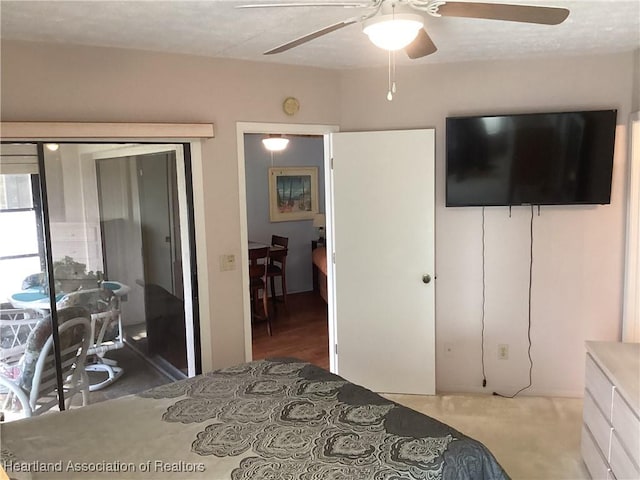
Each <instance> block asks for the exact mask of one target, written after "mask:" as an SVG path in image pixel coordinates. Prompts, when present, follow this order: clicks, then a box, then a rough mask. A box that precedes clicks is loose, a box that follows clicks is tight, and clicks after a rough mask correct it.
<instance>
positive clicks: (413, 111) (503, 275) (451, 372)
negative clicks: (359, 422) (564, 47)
mask: <svg viewBox="0 0 640 480" xmlns="http://www.w3.org/2000/svg"><path fill="white" fill-rule="evenodd" d="M632 74H633V58H632V54H631V53H629V54H618V55H608V56H594V57H582V58H576V57H573V58H571V57H570V58H565V59H557V60H541V59H538V60H526V61H524V60H523V61H503V62H475V63H460V64H439V65H426V66H418V67H408V68H402V69H399V70H398V80H397V83H398V93H397V95H396V96H395V97H394V99H393V102H388V101H387V100H386V99H385V94H386V79H387V77H386V75H387V73H386V70H383V69H372V70H356V71H351V72H345V73H344V74H343V77H342V87H341V93H342V95H341V113H342V116H341V122H340V125H341V129H342V130H381V129H398V128H426V127H434V128H435V129H436V172H435V175H436V273H437V280H436V339H437V352H436V355H437V357H436V358H437V360H436V363H437V375H436V379H437V389H438V390H439V391H488V392H491V391H494V390H496V391H498V392H500V393H504V394H512V393H514V392H515V391H516V390H518V389H519V388H520V387H522V386H525V385H526V384H527V383H528V359H527V351H526V350H527V296H528V292H527V285H528V259H529V250H528V249H529V214H530V212H529V209H528V208H527V207H518V208H514V209H513V212H512V217H511V218H509V211H508V208H506V207H504V208H500V207H494V208H488V209H487V213H486V217H487V223H486V230H487V249H486V261H487V300H486V331H485V339H486V369H487V380H488V386H487V388H486V389H484V390H483V389H482V386H481V383H482V374H481V353H480V352H481V350H480V336H481V302H482V297H481V293H482V288H481V278H482V276H481V258H482V257H481V251H482V250H481V209H480V208H445V207H444V194H445V189H444V181H445V165H444V158H445V157H444V155H445V148H444V139H445V130H444V125H445V118H446V117H447V116H452V115H463V114H491V113H502V112H507V113H509V112H541V111H563V110H564V111H566V110H580V109H598V108H617V109H618V128H617V135H616V152H615V160H614V175H613V176H614V178H613V191H612V198H611V205H608V206H601V207H575V206H574V207H544V208H543V209H542V212H541V216H540V217H537V216H536V217H535V218H534V223H535V227H534V229H535V232H534V236H535V241H534V267H533V268H534V271H533V277H534V278H533V292H532V293H533V300H532V303H533V305H532V323H533V325H532V340H533V349H532V355H533V360H534V371H533V388H531V389H530V393H538V394H546V393H553V394H558V395H581V392H582V390H583V376H584V375H583V374H584V352H585V350H584V342H585V340H618V339H619V338H620V322H621V298H622V285H623V270H624V256H623V254H624V238H625V226H624V225H625V212H626V205H625V195H626V193H625V188H626V181H625V175H626V169H627V165H626V156H627V146H626V145H627V143H626V142H627V139H626V125H627V119H628V115H629V110H630V103H631V91H632ZM498 344H509V346H510V359H509V360H508V361H504V360H500V361H499V360H497V345H498ZM445 345H450V346H452V352H451V353H445Z"/></svg>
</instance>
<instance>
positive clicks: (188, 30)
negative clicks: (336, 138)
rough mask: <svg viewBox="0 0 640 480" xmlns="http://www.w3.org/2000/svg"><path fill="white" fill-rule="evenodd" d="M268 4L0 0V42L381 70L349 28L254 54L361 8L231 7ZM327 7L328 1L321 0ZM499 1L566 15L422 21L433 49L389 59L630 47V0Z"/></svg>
mask: <svg viewBox="0 0 640 480" xmlns="http://www.w3.org/2000/svg"><path fill="white" fill-rule="evenodd" d="M268 1H271V2H274V1H277V0H265V2H262V1H260V0H248V1H240V0H209V1H192V0H173V1H158V0H137V1H104V0H93V1H62V0H51V1H28V0H20V1H9V0H0V22H1V23H0V38H1V39H17V40H31V41H42V42H52V43H68V44H79V45H96V46H111V47H122V48H133V49H141V50H152V51H160V52H177V53H187V54H194V55H204V56H209V57H223V58H237V59H244V60H256V61H268V62H276V63H286V64H296V65H308V66H318V67H328V68H353V67H370V66H382V65H386V64H387V60H388V59H387V54H386V52H385V51H383V50H380V49H378V48H376V47H375V46H373V45H372V44H371V43H370V42H369V41H368V39H367V37H366V36H365V35H364V34H363V33H362V30H361V27H360V25H358V24H354V25H350V26H348V27H346V28H344V29H341V30H339V31H336V32H333V33H331V34H328V35H326V36H324V37H322V38H319V39H316V40H314V41H312V42H310V43H307V44H305V45H303V46H300V47H297V48H294V49H292V50H290V51H288V52H285V53H282V54H278V55H270V56H263V55H262V52H264V51H266V50H269V49H271V48H273V47H275V46H277V45H279V44H282V43H285V42H287V41H290V40H293V39H295V38H297V37H299V36H301V35H305V34H307V33H310V32H313V31H315V30H318V29H320V28H322V27H325V26H327V25H331V24H333V23H335V22H338V21H341V20H345V19H347V18H350V17H353V16H357V15H358V14H362V13H364V12H365V11H366V10H364V9H354V8H342V7H302V8H270V9H244V10H238V9H236V8H234V7H235V6H237V5H242V4H246V3H266V2H268ZM303 1H304V0H303ZM327 1H334V2H335V1H336V0H323V2H325V3H326V2H327ZM485 1H492V2H493V3H498V2H496V1H495V0H485ZM505 3H524V4H535V5H545V6H561V7H566V8H568V9H570V10H571V14H570V15H569V18H568V19H567V20H566V21H565V22H564V23H562V24H561V25H557V26H546V25H529V24H522V23H512V22H500V21H494V20H475V19H462V18H451V17H449V18H434V17H430V16H427V17H426V20H425V21H426V23H425V26H426V28H427V30H428V32H429V34H430V36H431V37H432V39H433V40H434V42H435V44H436V45H437V46H438V52H437V53H435V54H433V55H430V56H428V57H424V58H422V59H419V60H408V59H407V58H406V57H405V55H404V53H400V54H399V55H398V57H397V58H398V63H399V64H409V63H411V62H413V63H432V62H457V61H470V60H478V59H482V60H492V59H502V58H523V57H536V56H537V57H540V56H556V55H579V54H590V53H608V52H620V51H630V50H633V49H635V48H639V47H640V0H600V1H589V0H581V1H580V0H579V1H565V0H557V1H553V2H549V1H546V0H542V1H537V2H536V1H521V0H508V1H506V2H505Z"/></svg>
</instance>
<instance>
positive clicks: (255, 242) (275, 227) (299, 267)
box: [243, 133, 329, 368]
mask: <svg viewBox="0 0 640 480" xmlns="http://www.w3.org/2000/svg"><path fill="white" fill-rule="evenodd" d="M263 140H264V141H263ZM243 150H244V171H245V175H244V181H245V191H246V213H247V238H248V241H249V242H248V252H247V255H248V258H249V262H248V263H249V275H248V278H249V293H250V304H251V332H250V334H251V353H252V358H253V359H256V360H258V359H262V358H267V357H296V358H299V359H301V360H304V361H308V362H310V363H313V364H316V365H319V366H321V367H323V368H329V333H328V313H327V302H326V295H325V296H324V297H323V296H322V294H321V289H320V285H326V277H324V283H323V280H322V278H321V272H320V271H319V270H318V268H317V266H316V264H314V259H316V262H317V263H320V264H321V263H322V260H321V257H322V256H323V255H321V253H320V252H323V251H324V246H325V242H324V238H325V236H324V227H325V225H324V212H325V193H324V185H325V183H324V182H325V179H324V138H323V136H322V135H302V134H295V135H294V134H285V135H280V134H263V133H244V135H243ZM324 259H325V260H324V261H325V264H326V254H325V255H324ZM325 271H326V268H325ZM324 291H325V292H326V290H324Z"/></svg>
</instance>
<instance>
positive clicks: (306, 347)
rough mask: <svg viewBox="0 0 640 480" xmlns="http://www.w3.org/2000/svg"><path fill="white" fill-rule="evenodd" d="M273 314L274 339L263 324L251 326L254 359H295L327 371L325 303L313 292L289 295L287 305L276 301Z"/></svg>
mask: <svg viewBox="0 0 640 480" xmlns="http://www.w3.org/2000/svg"><path fill="white" fill-rule="evenodd" d="M271 313H272V315H273V320H272V325H273V336H271V337H270V336H269V335H268V334H267V326H266V324H265V323H264V322H260V323H255V324H254V325H253V329H252V330H253V333H252V337H253V359H254V360H261V359H263V358H268V357H295V358H299V359H300V360H304V361H305V362H309V363H313V364H314V365H318V366H319V367H322V368H326V369H328V368H329V331H328V324H327V304H326V303H324V301H323V300H322V298H320V295H318V294H317V293H314V292H304V293H295V294H289V295H288V296H287V306H286V307H285V305H284V303H281V302H278V304H277V309H276V312H275V314H274V312H273V306H272V307H271Z"/></svg>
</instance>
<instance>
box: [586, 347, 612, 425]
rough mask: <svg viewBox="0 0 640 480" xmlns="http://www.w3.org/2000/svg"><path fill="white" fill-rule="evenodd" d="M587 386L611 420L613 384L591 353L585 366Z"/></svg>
mask: <svg viewBox="0 0 640 480" xmlns="http://www.w3.org/2000/svg"><path fill="white" fill-rule="evenodd" d="M585 371H586V372H585V373H586V375H585V376H586V378H585V386H586V389H587V390H588V391H589V393H591V396H592V397H593V399H594V400H595V401H596V403H597V404H598V406H599V407H600V410H602V412H603V413H604V414H605V417H606V418H607V420H609V421H611V402H612V399H613V385H612V383H611V382H610V381H609V379H608V378H607V377H606V376H605V374H604V373H603V372H602V370H600V367H598V366H597V365H596V364H595V362H594V361H593V359H592V358H591V355H588V354H587V363H586V367H585Z"/></svg>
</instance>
